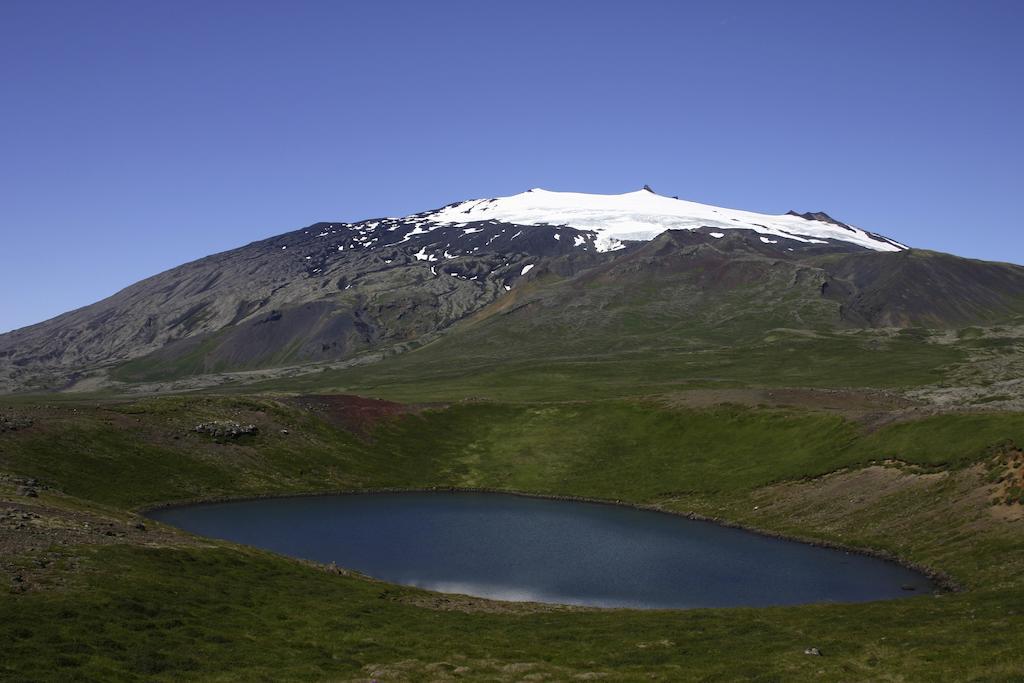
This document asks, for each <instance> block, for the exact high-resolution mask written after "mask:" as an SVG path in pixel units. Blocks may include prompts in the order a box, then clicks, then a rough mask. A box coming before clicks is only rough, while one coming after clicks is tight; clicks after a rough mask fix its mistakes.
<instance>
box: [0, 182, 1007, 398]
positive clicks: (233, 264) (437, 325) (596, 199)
mask: <svg viewBox="0 0 1024 683" xmlns="http://www.w3.org/2000/svg"><path fill="white" fill-rule="evenodd" d="M598 291H600V292H601V294H600V295H598V294H596V292H598ZM637 296H641V299H636V298H635V297H637ZM750 297H752V298H750ZM631 301H636V303H629V302H631ZM755 301H756V303H752V302H755ZM743 302H751V303H743ZM1021 302H1024V269H1022V268H1020V267H1017V266H1010V265H1006V264H991V263H983V262H977V261H968V260H966V259H959V258H956V257H953V256H948V255H941V254H940V255H929V252H920V251H917V250H913V249H908V248H907V247H906V246H905V245H903V244H900V243H899V242H897V241H895V240H893V239H890V238H887V237H883V236H881V235H878V234H876V233H873V232H869V231H867V230H863V229H860V228H856V227H853V226H851V225H848V224H845V223H842V222H839V221H837V220H834V219H833V218H831V217H830V216H828V215H827V214H825V213H820V212H819V213H804V214H798V213H794V212H789V213H788V214H783V215H766V214H759V213H753V212H749V211H740V210H735V209H726V208H720V207H715V206H709V205H705V204H699V203H696V202H690V201H684V200H680V199H675V198H673V197H666V196H662V195H658V194H655V193H654V192H652V191H651V190H650V189H649V188H646V187H645V188H644V189H643V190H638V191H635V192H627V193H625V194H618V195H601V194H584V193H577V192H551V191H547V190H541V189H534V190H530V191H528V192H523V193H521V194H517V195H512V196H509V197H496V198H492V199H475V200H468V201H462V202H457V203H454V204H449V205H447V206H444V207H441V208H438V209H432V210H427V211H422V212H420V213H416V214H412V215H410V216H406V217H402V218H373V219H368V220H364V221H358V222H353V223H349V222H339V221H335V222H325V223H316V224H314V225H311V226H308V227H306V228H302V229H300V230H295V231H292V232H288V233H284V234H282V235H279V236H277V237H272V238H269V239H265V240H261V241H258V242H253V243H252V244H249V245H246V246H243V247H240V248H238V249H234V250H231V251H227V252H223V253H220V254H214V255H212V256H208V257H206V258H203V259H199V260H198V261H193V262H192V263H187V264H184V265H182V266H178V267H177V268H173V269H171V270H169V271H166V272H164V273H161V274H159V275H155V276H153V277H150V278H148V279H146V280H143V281H141V282H138V283H136V284H134V285H132V286H130V287H128V288H126V289H124V290H122V291H121V292H118V293H117V294H115V295H114V296H111V297H109V298H107V299H104V300H103V301H100V302H97V303H95V304H92V305H90V306H86V307H84V308H81V309H78V310H76V311H71V312H69V313H65V314H63V315H61V316H58V317H56V318H54V319H52V320H49V321H46V322H44V323H40V324H38V325H33V326H31V327H27V328H24V329H21V330H15V331H14V332H10V333H8V334H4V335H0V390H3V389H8V390H10V389H18V388H24V387H46V388H59V387H62V386H65V385H67V384H74V383H76V382H80V380H81V378H82V377H83V376H84V377H89V376H90V375H91V376H93V378H95V377H96V376H97V373H99V374H100V375H103V373H106V372H110V373H112V376H113V377H115V378H119V379H123V380H127V381H149V380H161V379H163V378H167V377H170V378H174V377H182V376H192V375H196V374H206V373H211V372H222V371H238V370H256V369H262V368H268V367H275V368H279V367H281V366H292V367H297V366H306V365H308V364H310V363H319V362H335V361H339V360H344V359H349V358H352V357H355V356H360V355H362V357H363V358H366V357H367V355H366V354H368V353H369V354H371V355H372V354H377V356H378V357H379V356H380V355H382V354H387V353H400V352H404V351H406V350H409V349H411V348H415V347H416V346H419V345H422V344H423V343H425V342H427V341H430V340H431V339H434V338H436V337H437V336H438V335H441V334H444V335H449V333H450V334H456V333H455V332H452V330H455V329H456V328H458V330H467V329H472V326H473V324H475V321H480V320H485V319H487V318H488V316H489V315H491V313H492V312H494V311H501V312H504V313H503V315H504V314H505V313H507V312H508V311H511V310H515V311H525V310H531V311H536V312H538V313H537V316H539V317H536V318H535V321H536V320H543V321H544V323H543V324H542V325H541V324H540V323H537V324H539V325H540V327H539V328H538V329H539V331H538V334H541V335H543V334H555V332H554V330H559V329H562V330H565V329H570V328H571V329H576V330H577V332H578V333H579V334H583V332H581V330H582V331H585V333H586V334H585V335H584V336H586V335H590V337H594V336H595V335H596V337H597V339H596V340H595V339H592V340H591V341H594V342H595V343H596V344H597V345H600V343H602V342H601V338H602V335H605V336H606V337H608V338H614V335H615V334H618V332H615V331H614V330H619V329H623V326H626V327H629V329H638V330H639V332H637V333H638V334H641V336H642V335H643V334H644V328H643V326H642V325H641V326H640V327H639V328H637V325H638V323H637V322H636V320H643V319H646V318H645V316H647V315H648V313H645V312H643V311H641V310H640V308H638V307H650V308H651V312H650V319H651V320H654V321H657V326H659V327H661V326H665V325H669V328H670V329H676V328H677V327H678V329H684V328H685V329H696V328H694V327H693V326H694V325H695V324H696V323H697V322H699V321H701V320H703V321H704V323H702V325H703V327H702V328H701V329H720V328H721V327H722V325H723V324H725V323H724V322H723V321H729V323H728V324H730V325H734V324H736V321H740V322H742V323H743V324H744V326H745V327H744V329H745V330H746V332H745V333H749V332H750V331H751V330H754V331H756V330H758V329H759V327H758V326H759V325H762V324H765V325H768V324H771V325H775V326H778V325H783V326H788V327H794V328H797V327H801V326H811V327H814V328H816V329H821V328H822V326H829V325H835V326H846V327H849V326H901V325H911V324H925V325H933V326H949V325H955V324H961V323H969V322H971V321H975V320H987V319H992V318H997V317H1000V316H1006V315H1011V314H1015V313H1017V312H1020V313H1024V304H1022V303H1021ZM623 306H625V307H627V308H630V307H633V308H634V309H636V310H635V313H636V315H632V314H631V315H630V316H627V317H628V318H629V320H630V321H631V322H629V323H628V324H627V323H622V325H619V323H615V324H611V323H610V321H612V320H613V318H614V316H615V315H620V316H621V315H623V313H622V310H621V309H622V307H623ZM615 310H618V311H619V312H618V313H613V311H615ZM570 311H571V312H570ZM517 315H518V314H517ZM677 318H678V320H679V321H680V323H679V326H675V325H674V324H671V321H673V320H676V319H677ZM503 319H504V318H503ZM507 319H509V320H511V317H508V318H507ZM618 320H620V322H621V320H622V318H619V319H618ZM769 321H770V322H769ZM456 323H460V325H456ZM617 325H619V326H618V327H617ZM651 329H652V330H654V329H655V327H652V328H651ZM602 330H604V331H602ZM459 333H460V334H461V332H459ZM652 334H653V332H652ZM590 337H587V338H588V339H589V338H590ZM580 338H581V339H582V338H583V337H580ZM687 343H689V342H687ZM90 381H92V380H90ZM90 386H94V385H92V384H90Z"/></svg>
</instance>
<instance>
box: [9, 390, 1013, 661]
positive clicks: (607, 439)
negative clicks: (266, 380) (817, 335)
mask: <svg viewBox="0 0 1024 683" xmlns="http://www.w3.org/2000/svg"><path fill="white" fill-rule="evenodd" d="M0 412H3V413H5V414H9V415H16V416H18V417H19V419H21V420H31V425H30V426H28V427H25V428H20V429H17V430H16V431H7V432H3V433H0V472H2V473H4V474H3V477H4V478H2V479H0V507H2V509H3V510H4V511H11V510H16V513H9V514H10V515H14V516H7V517H4V518H3V520H0V540H3V542H4V543H5V544H6V545H5V546H4V549H5V553H4V555H3V559H2V560H0V569H2V573H0V577H2V578H3V580H4V581H6V582H7V585H8V590H7V592H6V594H4V595H2V596H0V642H4V643H7V644H8V645H5V648H4V657H3V660H2V662H0V678H5V679H10V680H19V681H23V680H112V679H120V680H135V679H139V680H182V679H200V680H206V679H213V680H260V679H266V680H271V679H272V680H308V679H331V680H339V679H340V680H369V679H371V678H375V679H377V680H439V679H467V680H521V679H523V678H526V677H528V676H533V677H534V678H536V679H540V680H563V679H570V678H573V677H574V676H584V677H595V676H605V677H609V678H611V679H614V680H650V679H651V678H653V679H655V680H687V679H694V680H696V679H702V680H723V681H725V680H765V681H767V680H794V679H819V678H824V679H825V680H839V679H841V680H995V681H1000V680H1001V681H1011V680H1019V678H1018V675H1019V673H1020V671H1021V668H1020V659H1019V653H1020V652H1021V651H1024V581H1022V579H1021V577H1022V576H1024V534H1022V533H1021V524H1022V519H1021V518H1022V515H1020V514H1019V509H1020V507H1019V505H1006V504H1005V502H1004V501H1003V499H1002V498H999V497H998V496H997V494H1001V493H1002V492H1004V491H1005V490H1007V489H1006V487H1007V486H1008V485H1009V483H1010V482H1012V481H1015V480H1014V477H1016V476H1018V474H1016V473H1017V472H1018V471H1019V469H1018V468H1019V466H1021V465H1022V464H1024V457H1022V456H1021V455H1020V453H1019V451H1017V450H1016V448H1015V444H1024V415H1021V414H1017V413H998V412H989V413H959V414H941V415H931V416H917V415H916V413H914V412H913V411H909V412H906V413H905V414H904V415H903V417H902V418H900V419H897V420H895V421H885V420H883V421H878V420H875V419H873V418H872V416H871V414H870V413H867V412H856V411H843V410H833V409H826V408H825V407H820V408H814V409H810V408H804V409H795V408H789V409H783V408H772V407H756V406H753V407H751V406H746V407H745V406H740V405H732V404H717V405H710V406H708V407H701V408H693V407H684V406H681V405H680V403H679V402H678V401H672V400H670V399H667V398H666V399H661V400H653V399H646V400H631V399H617V400H598V401H587V402H567V403H557V402H548V403H542V404H541V403H530V404H524V403H518V404H511V403H490V402H464V403H455V404H450V405H434V406H420V407H411V408H407V407H403V406H397V405H393V404H384V403H370V402H358V401H354V400H349V399H325V398H317V397H296V398H288V399H274V398H269V397H237V398H232V397H214V396H199V397H166V398H159V399H146V400H139V401H133V402H110V403H105V404H98V403H95V402H93V403H81V404H75V403H71V402H64V403H54V402H38V401H37V402H33V401H29V400H21V401H18V402H16V403H8V404H7V405H5V406H3V408H2V411H0ZM209 420H235V421H238V422H240V423H253V424H256V425H257V426H258V428H259V430H258V432H257V433H256V434H252V435H242V436H239V437H237V438H229V437H213V436H209V435H206V434H200V433H196V432H194V431H193V427H194V426H195V425H196V424H198V423H200V422H204V421H209ZM29 479H36V480H38V481H37V482H35V485H36V486H37V487H38V492H39V495H38V497H37V498H28V497H25V496H23V495H20V494H19V492H18V491H19V489H23V488H24V486H25V482H26V481H28V480H29ZM390 487H397V488H426V487H486V488H495V489H504V490H519V491H526V492H533V493H541V494H558V495H577V496H588V497H596V498H603V499H610V500H622V501H625V502H633V503H640V504H649V505H655V506H658V507H660V508H662V509H666V510H675V511H680V512H694V513H697V514H702V515H708V516H716V517H721V518H724V519H727V520H730V521H735V522H739V523H743V524H746V525H748V526H752V527H758V528H762V529H766V530H772V531H777V532H782V533H785V534H788V535H793V536H800V537H807V538H814V539H818V540H823V541H829V542H836V543H842V544H846V545H853V546H859V547H865V548H873V549H877V550H882V551H885V552H889V553H893V554H895V555H898V556H900V557H902V558H904V559H906V560H908V561H912V562H917V563H920V564H923V565H927V566H930V567H932V568H934V569H936V570H940V571H944V572H947V573H949V574H950V575H951V576H952V577H953V579H955V580H956V581H957V582H959V583H960V584H961V585H963V586H964V587H965V588H966V590H964V591H962V592H959V593H950V594H944V595H942V596H941V597H932V596H918V597H913V598H908V599H906V600H899V601H893V602H885V603H874V604H864V605H833V606H827V605H818V606H805V607H793V608H772V609H763V610H753V609H735V610H694V611H684V612H678V611H677V612H672V611H653V612H636V611H628V610H584V609H566V608H557V607H547V606H536V605H517V604H509V603H492V602H489V601H486V600H479V599H473V598H464V597H455V596H449V597H440V596H436V595H434V594H430V593H425V592H423V591H419V590H416V589H411V588H401V587H395V586H391V585H388V584H383V583H379V582H376V581H372V580H368V579H365V578H361V577H358V576H349V575H345V574H344V573H341V574H338V573H333V572H331V571H325V570H324V569H323V568H320V567H316V566H312V565H309V564H307V563H302V562H298V561H294V560H289V559H286V558H280V557H277V556H274V555H271V554H269V553H264V552H260V551H255V550H251V549H245V548H241V547H238V546H234V545H232V544H229V543H223V542H217V541H204V540H201V539H196V538H194V537H191V536H189V535H187V534H183V533H178V532H175V531H174V530H173V529H168V528H165V527H163V526H162V525H156V524H153V523H151V522H145V521H144V525H145V527H146V528H145V529H138V528H137V527H136V525H137V524H139V522H140V520H139V518H138V517H137V516H136V515H135V514H134V513H133V512H132V510H135V509H137V508H139V507H142V506H147V505H153V504H158V503H162V502H169V501H174V500H183V499H192V498H212V497H223V496H251V495H276V494H287V493H298V492H312V491H327V490H339V489H345V490H358V489H371V488H390ZM996 498H999V500H998V501H997V504H996V503H994V501H996ZM4 514H8V513H7V512H5V513H4ZM22 515H28V517H27V518H26V519H25V520H23V519H22ZM33 515H34V516H33ZM19 524H20V525H21V528H19V527H18V525H19ZM108 532H109V533H108ZM19 539H20V540H19ZM26 539H28V540H26ZM19 544H20V545H19ZM807 647H818V648H820V649H821V650H822V652H823V653H824V656H822V657H810V656H807V655H804V654H803V650H804V649H805V648H807ZM738 652H742V656H738V655H737V653H738Z"/></svg>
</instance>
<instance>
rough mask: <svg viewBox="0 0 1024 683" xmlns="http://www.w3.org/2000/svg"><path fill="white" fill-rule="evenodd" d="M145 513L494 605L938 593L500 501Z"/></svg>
mask: <svg viewBox="0 0 1024 683" xmlns="http://www.w3.org/2000/svg"><path fill="white" fill-rule="evenodd" d="M150 517H152V518H153V519H156V520H159V521H161V522H166V523H168V524H173V525H174V526H178V527H181V528H183V529H186V530H188V531H191V532H193V533H197V534H201V535H204V536H211V537H215V538H222V539H227V540H230V541H236V542H239V543H245V544H248V545H253V546H257V547H260V548H265V549H267V550H272V551H275V552H278V553H282V554H284V555H291V556H293V557H300V558H305V559H310V560H316V561H319V562H326V563H329V562H335V563H337V564H338V565H339V566H342V567H348V568H351V569H355V570H358V571H360V572H363V573H365V574H368V575H370V576H374V577H377V578H380V579H384V580H386V581H391V582H393V583H400V584H407V585H412V586H420V587H423V588H428V589H431V590H436V591H442V592H449V593H466V594H469V595H475V596H480V597H487V598H495V599H500V600H533V601H539V602H555V603H568V604H577V605H598V606H605V607H640V608H656V607H674V608H686V607H730V606H741V605H745V606H765V605H792V604H801V603H811V602H863V601H869V600H884V599H889V598H900V597H907V596H912V595H917V594H921V593H926V592H929V591H931V590H933V585H932V582H931V581H930V580H929V579H928V578H927V577H925V576H923V575H921V574H918V573H916V572H913V571H911V570H909V569H906V568H904V567H901V566H899V565H896V564H893V563H890V562H885V561H883V560H879V559H877V558H872V557H866V556H863V555H858V554H854V553H846V552H843V551H840V550H832V549H826V548H818V547H814V546H810V545H806V544H803V543H797V542H793V541H784V540H779V539H775V538H768V537H765V536H760V535H758V534H754V533H750V532H746V531H742V530H739V529H730V528H727V527H723V526H719V525H716V524H713V523H710V522H699V521H693V520H689V519H685V518H682V517H677V516H673V515H667V514H660V513H657V512H651V511H645V510H634V509H631V508H626V507H619V506H612V505H600V504H595V503H582V502H574V501H559V500H545V499H539V498H525V497H520V496H510V495H502V494H495V493H448V492H445V493H387V494H372V495H362V494H360V495H341V496H321V497H301V498H276V499H265V500H254V501H240V502H232V503H211V504H203V505H192V506H187V507H180V508H167V509H162V510H157V511H154V512H152V513H150ZM907 586H913V587H914V589H915V590H914V591H913V592H910V591H908V590H906V589H905V587H907Z"/></svg>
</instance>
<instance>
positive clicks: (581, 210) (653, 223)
mask: <svg viewBox="0 0 1024 683" xmlns="http://www.w3.org/2000/svg"><path fill="white" fill-rule="evenodd" d="M427 220H429V221H431V222H433V223H437V224H443V225H466V224H468V223H473V222H475V221H499V222H502V223H514V224H517V225H551V226H565V227H569V228H576V229H577V230H582V231H586V232H592V233H594V234H595V236H596V240H595V244H596V246H597V249H598V251H613V250H615V249H622V248H623V247H624V246H625V245H624V244H623V241H626V240H644V241H646V240H651V239H654V238H655V237H656V236H658V235H660V234H661V233H663V232H665V231H666V230H696V229H698V228H713V229H715V230H735V229H742V230H753V231H755V232H757V233H760V234H761V235H765V236H769V237H781V238H784V239H789V240H796V241H798V242H806V243H818V244H824V243H826V240H839V241H842V242H850V243H852V244H856V245H857V246H860V247H864V248H865V249H873V250H875V251H900V250H902V249H906V248H907V247H906V246H905V245H903V244H900V243H899V242H894V241H892V240H889V239H887V238H885V237H882V236H880V235H874V234H871V233H868V232H866V231H864V230H861V229H860V228H855V227H852V226H848V227H844V226H842V225H838V224H836V223H830V222H828V221H821V220H810V219H807V218H803V217H801V216H794V215H790V214H783V215H779V216H774V215H771V214H763V213H754V212H751V211H740V210H737V209H723V208H720V207H717V206H710V205H708V204H698V203H697V202H688V201H686V200H683V199H675V198H672V197H664V196H662V195H660V194H656V193H655V192H652V191H651V190H649V189H643V190H637V191H636V192H626V193H625V194H585V193H582V192H550V191H548V190H542V189H540V188H536V189H533V190H529V191H528V192H523V193H521V194H516V195H512V196H511V197H497V198H495V199H473V200H470V201H466V202H460V203H458V204H453V205H451V206H447V207H445V208H443V209H439V210H438V211H436V212H434V213H432V214H430V215H428V216H427Z"/></svg>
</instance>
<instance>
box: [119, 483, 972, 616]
mask: <svg viewBox="0 0 1024 683" xmlns="http://www.w3.org/2000/svg"><path fill="white" fill-rule="evenodd" d="M396 493H397V494H401V493H410V494H412V493H487V494H500V495H508V496H517V497H521V498H535V499H542V500H560V501H566V502H577V503H592V504H596V505H608V506H616V507H623V508H631V509H634V510H643V511H646V512H658V513H661V514H665V515H672V516H674V517H682V518H684V519H689V520H692V521H697V522H707V523H711V524H716V525H718V526H721V527H725V528H729V529H738V530H741V531H746V532H748V533H752V534H757V535H759V536H764V537H766V538H774V539H778V540H783V541H792V542H796V543H802V544H804V545H808V546H812V547H816V548H825V549H829V550H839V551H843V552H847V553H851V554H856V555H862V556H865V557H871V558H875V559H879V560H884V561H886V562H890V563H893V564H896V565H899V566H901V567H903V568H905V569H909V570H911V571H914V572H917V573H918V574H921V575H922V576H925V577H927V578H928V579H929V580H930V581H931V582H932V583H933V584H935V587H936V589H937V590H936V591H934V592H933V595H941V594H943V593H960V592H963V591H964V590H965V589H964V587H963V586H962V585H961V584H960V583H958V582H957V581H956V580H955V579H954V578H953V577H952V576H950V575H949V574H947V573H945V572H943V571H940V570H937V569H934V568H933V567H929V566H926V565H923V564H920V563H917V562H913V561H911V560H908V559H906V558H903V557H901V556H899V555H895V554H893V553H890V552H888V551H885V550H880V549H877V548H865V547H858V546H851V545H846V544H843V543H838V542H835V541H828V540H824V539H817V538H809V537H806V536H798V535H794V534H787V533H783V532H779V531H774V530H771V529H764V528H760V527H755V526H750V525H746V524H742V523H739V522H735V521H732V520H728V519H723V518H720V517H712V516H709V515H702V514H699V513H697V512H693V511H689V512H682V511H677V510H668V509H665V508H663V507H661V506H659V505H655V504H650V503H633V502H630V501H624V500H621V499H615V500H613V499H608V498H592V497H588V496H574V495H562V494H549V493H535V492H530V491H519V490H514V489H499V488H489V487H456V486H431V487H412V488H410V487H376V488H367V489H334V490H324V491H305V492H294V493H266V494H249V495H242V496H209V497H199V498H190V499H183V500H175V501H167V502H164V503H156V504H152V505H146V506H142V507H138V508H135V510H134V512H135V513H136V514H138V515H141V516H143V517H146V518H147V519H151V518H150V517H149V513H150V512H155V511H157V510H167V509H172V508H184V507H191V506H194V505H204V504H215V503H235V502H245V501H258V500H268V499H280V498H313V497H327V496H358V495H385V494H392V495H393V494H396ZM294 559H301V558H294ZM303 561H306V560H303ZM314 563H315V562H314ZM908 597H909V596H908ZM598 609H602V608H598ZM610 609H614V608H610Z"/></svg>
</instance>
